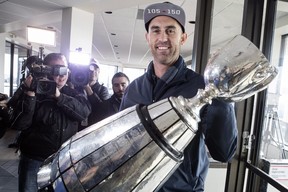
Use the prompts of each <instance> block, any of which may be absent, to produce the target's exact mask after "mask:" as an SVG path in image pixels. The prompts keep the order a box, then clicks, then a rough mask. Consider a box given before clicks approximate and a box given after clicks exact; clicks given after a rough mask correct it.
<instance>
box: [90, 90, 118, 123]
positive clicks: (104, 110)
mask: <svg viewBox="0 0 288 192" xmlns="http://www.w3.org/2000/svg"><path fill="white" fill-rule="evenodd" d="M120 103H121V100H120V99H118V98H117V97H116V96H115V94H113V95H112V96H111V97H110V98H109V99H107V100H104V101H102V102H99V103H98V104H97V106H96V107H95V108H94V111H93V113H91V114H90V117H89V119H90V122H89V123H90V124H94V123H97V122H99V121H101V120H103V119H105V118H107V117H109V116H111V115H114V114H115V113H117V112H118V111H119V107H120Z"/></svg>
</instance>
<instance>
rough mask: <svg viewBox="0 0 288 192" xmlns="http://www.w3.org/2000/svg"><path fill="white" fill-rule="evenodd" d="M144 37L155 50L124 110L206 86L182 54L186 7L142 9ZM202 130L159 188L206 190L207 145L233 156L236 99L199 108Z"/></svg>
mask: <svg viewBox="0 0 288 192" xmlns="http://www.w3.org/2000/svg"><path fill="white" fill-rule="evenodd" d="M144 23H145V29H146V31H147V33H146V35H145V37H146V40H147V42H148V45H149V47H150V51H151V53H152V55H153V60H152V61H151V62H150V64H149V66H148V68H147V72H146V73H145V74H144V75H142V76H140V77H139V78H137V79H136V80H134V81H132V82H131V83H130V85H129V86H128V87H127V89H126V91H125V94H124V96H123V99H122V102H121V106H120V110H123V109H125V108H128V107H130V106H133V105H136V104H144V105H149V104H152V103H153V102H156V101H159V100H162V99H165V98H168V97H170V96H174V97H177V96H180V95H181V96H183V97H184V98H192V97H194V96H195V95H196V93H197V91H198V89H204V87H205V82H204V78H203V76H201V75H200V74H197V73H196V72H194V71H193V70H191V69H188V68H187V67H186V65H185V62H184V60H183V58H182V56H181V55H180V49H181V46H182V45H183V44H184V43H185V41H186V39H187V34H186V33H185V13H184V10H183V9H182V8H181V7H180V6H178V5H175V4H172V3H169V2H165V3H156V4H152V5H150V6H148V7H147V8H146V9H145V10H144ZM200 118H201V122H200V123H199V127H198V132H197V133H196V135H195V137H194V138H193V140H192V141H191V142H190V143H189V144H188V146H187V147H186V148H185V150H184V160H183V162H182V163H181V164H180V166H179V167H178V168H177V169H176V170H175V172H174V173H172V174H171V175H170V177H169V178H168V179H167V180H166V181H165V183H164V184H163V185H162V186H161V188H160V189H159V191H160V192H163V191H166V192H168V191H169V192H172V191H197V192H198V191H204V182H205V178H206V175H207V171H208V168H209V159H208V155H207V149H206V146H207V148H208V150H209V152H210V155H211V156H212V158H213V159H215V160H218V161H221V162H227V161H230V160H231V159H232V157H233V155H234V153H235V151H236V147H237V135H238V134H237V126H236V118H235V112H234V107H233V104H230V103H226V102H224V101H221V100H218V99H213V101H212V104H211V105H210V104H209V105H206V106H205V107H203V108H202V109H201V111H200Z"/></svg>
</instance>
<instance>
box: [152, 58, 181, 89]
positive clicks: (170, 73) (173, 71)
mask: <svg viewBox="0 0 288 192" xmlns="http://www.w3.org/2000/svg"><path fill="white" fill-rule="evenodd" d="M153 65H154V64H153V61H151V62H150V63H149V66H148V70H147V76H148V79H149V80H150V81H151V82H153V81H154V80H155V79H156V78H157V77H156V75H155V71H154V67H153ZM185 68H186V64H185V62H184V60H183V58H182V56H179V58H178V60H177V61H176V63H175V64H174V65H172V66H171V67H170V68H169V69H168V70H167V71H166V72H165V74H164V75H163V76H162V77H161V80H162V81H164V82H165V83H166V84H168V83H170V82H171V81H172V80H173V79H174V78H175V77H176V76H177V74H182V73H180V72H181V71H183V70H185ZM182 75H183V74H182Z"/></svg>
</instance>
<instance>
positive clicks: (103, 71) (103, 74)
mask: <svg viewBox="0 0 288 192" xmlns="http://www.w3.org/2000/svg"><path fill="white" fill-rule="evenodd" d="M99 68H100V73H99V79H98V81H99V83H100V84H101V83H103V84H104V85H105V86H106V87H107V88H108V91H109V94H111V95H112V94H113V90H112V82H111V80H112V77H113V75H114V74H115V73H116V72H117V70H118V67H117V66H112V65H103V64H99Z"/></svg>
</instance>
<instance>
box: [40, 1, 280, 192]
mask: <svg viewBox="0 0 288 192" xmlns="http://www.w3.org/2000/svg"><path fill="white" fill-rule="evenodd" d="M144 22H145V28H146V30H147V33H146V39H147V42H148V44H149V46H150V49H151V53H152V55H153V61H151V63H150V64H149V66H148V69H147V72H146V73H145V74H144V75H142V76H140V77H139V78H137V79H136V80H134V81H133V82H132V83H131V84H129V86H128V87H127V89H126V91H125V94H124V97H123V99H122V103H121V106H120V109H121V111H120V112H119V113H116V114H115V115H112V116H110V117H108V118H106V119H104V120H102V121H100V122H98V123H96V124H94V125H91V126H90V127H88V128H86V129H85V130H83V131H81V132H78V133H77V134H75V135H74V136H72V137H71V138H70V139H69V140H68V141H67V142H66V143H64V144H63V145H62V146H61V148H60V149H59V150H58V152H57V153H55V154H53V155H52V156H50V157H49V158H48V159H46V161H45V162H44V164H43V165H42V167H41V168H40V170H39V172H38V177H37V182H38V187H39V189H40V190H39V191H79V192H80V191H83V192H84V191H109V192H119V191H121V192H122V191H123V192H127V191H133V192H140V191H141V192H147V191H149V192H150V191H161V192H163V191H164V192H168V191H169V192H174V191H183V192H184V191H185V192H186V191H197V192H201V191H204V182H205V177H206V175H207V171H208V167H209V160H208V155H207V152H208V151H207V150H206V146H207V149H208V150H209V153H210V154H211V157H212V158H213V159H215V160H218V161H221V162H229V161H230V160H231V159H232V158H233V155H234V153H235V151H236V147H237V135H238V132H237V127H236V119H235V112H234V108H233V104H231V103H229V102H231V101H232V102H237V101H241V100H244V99H246V98H248V97H250V96H252V95H254V94H255V93H257V92H259V91H261V90H263V89H265V88H266V87H267V85H268V84H269V83H270V82H271V81H272V80H273V79H274V77H275V76H276V74H277V71H276V69H275V68H274V67H272V66H271V65H270V64H269V62H268V61H267V59H266V58H265V56H264V55H263V54H262V53H261V52H260V51H259V50H258V48H257V47H256V46H255V45H253V43H251V42H250V41H249V40H248V39H246V38H245V37H243V36H236V37H234V38H233V39H232V40H231V41H229V42H228V43H227V45H226V46H225V47H223V48H222V49H220V50H219V51H218V52H217V53H216V54H214V55H213V56H212V57H211V58H210V60H209V62H208V64H207V67H206V69H205V72H204V77H203V76H201V75H200V74H197V73H195V72H194V71H192V70H191V69H188V68H187V67H186V65H185V63H184V61H183V58H182V57H181V56H180V47H181V45H183V44H184V43H185V41H186V39H187V34H186V33H185V27H184V24H185V13H184V11H183V9H182V8H181V7H179V6H177V5H174V4H171V3H156V4H152V5H150V6H148V7H147V8H146V9H145V10H144ZM95 138H97V139H95Z"/></svg>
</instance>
